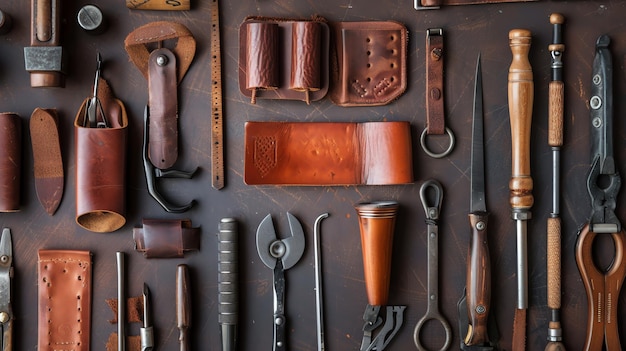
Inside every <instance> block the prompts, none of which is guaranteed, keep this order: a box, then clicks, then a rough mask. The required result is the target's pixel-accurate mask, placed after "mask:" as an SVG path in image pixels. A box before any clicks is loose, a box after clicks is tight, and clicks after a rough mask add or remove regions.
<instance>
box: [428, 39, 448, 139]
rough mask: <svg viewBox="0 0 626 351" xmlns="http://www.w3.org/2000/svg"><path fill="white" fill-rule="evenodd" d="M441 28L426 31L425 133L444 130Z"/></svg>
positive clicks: (440, 132) (441, 132) (436, 132)
mask: <svg viewBox="0 0 626 351" xmlns="http://www.w3.org/2000/svg"><path fill="white" fill-rule="evenodd" d="M444 54H445V52H444V49H443V30H442V29H441V28H437V29H428V30H427V31H426V129H427V132H426V133H427V134H429V135H431V134H438V135H440V134H444V133H445V132H446V124H445V112H444V94H443V59H444Z"/></svg>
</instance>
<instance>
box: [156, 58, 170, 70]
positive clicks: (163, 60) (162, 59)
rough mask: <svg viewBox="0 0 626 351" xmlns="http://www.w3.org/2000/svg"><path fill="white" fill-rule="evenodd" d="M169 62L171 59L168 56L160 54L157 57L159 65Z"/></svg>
mask: <svg viewBox="0 0 626 351" xmlns="http://www.w3.org/2000/svg"><path fill="white" fill-rule="evenodd" d="M168 62H169V60H168V59H167V56H165V55H159V56H157V58H156V63H157V65H159V66H161V67H163V66H165V65H167V63H168Z"/></svg>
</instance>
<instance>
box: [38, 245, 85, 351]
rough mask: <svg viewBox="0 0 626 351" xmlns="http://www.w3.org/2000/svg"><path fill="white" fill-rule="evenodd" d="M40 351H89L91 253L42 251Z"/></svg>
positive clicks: (39, 284) (39, 268) (40, 251)
mask: <svg viewBox="0 0 626 351" xmlns="http://www.w3.org/2000/svg"><path fill="white" fill-rule="evenodd" d="M38 258H39V259H38V272H39V281H38V290H39V312H38V313H39V314H38V318H39V326H38V333H39V336H38V345H39V346H38V348H37V349H38V350H40V351H62V350H68V351H69V350H72V351H88V350H90V345H89V342H90V334H91V291H92V286H91V280H92V259H91V253H90V252H89V251H72V250H39V253H38Z"/></svg>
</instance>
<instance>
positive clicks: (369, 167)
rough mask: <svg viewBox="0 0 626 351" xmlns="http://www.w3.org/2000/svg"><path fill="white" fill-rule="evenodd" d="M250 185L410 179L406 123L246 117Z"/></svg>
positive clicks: (403, 181) (402, 181) (247, 179)
mask: <svg viewBox="0 0 626 351" xmlns="http://www.w3.org/2000/svg"><path fill="white" fill-rule="evenodd" d="M244 181H245V182H246V184H249V185H262V184H272V185H361V184H362V185H376V184H378V185H382V184H406V183H411V182H413V161H412V144H411V126H410V124H409V122H365V123H308V122H301V123H297V122H296V123H288V122H247V123H246V125H245V165H244Z"/></svg>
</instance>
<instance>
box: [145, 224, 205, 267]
mask: <svg viewBox="0 0 626 351" xmlns="http://www.w3.org/2000/svg"><path fill="white" fill-rule="evenodd" d="M133 240H134V241H135V250H137V251H139V252H143V254H144V256H145V257H146V258H182V257H184V256H185V252H186V251H191V250H199V249H200V228H199V227H195V228H194V227H192V226H191V220H189V219H182V220H176V219H144V220H143V228H133Z"/></svg>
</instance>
